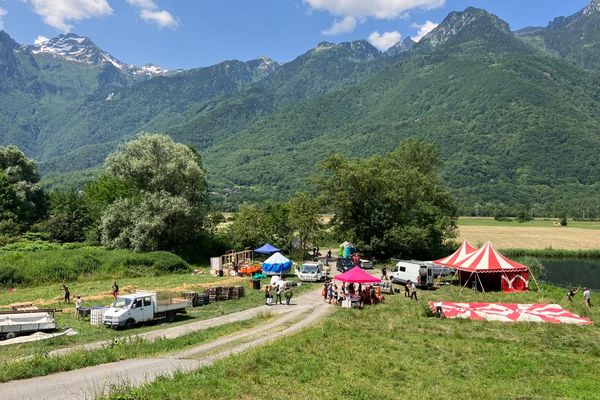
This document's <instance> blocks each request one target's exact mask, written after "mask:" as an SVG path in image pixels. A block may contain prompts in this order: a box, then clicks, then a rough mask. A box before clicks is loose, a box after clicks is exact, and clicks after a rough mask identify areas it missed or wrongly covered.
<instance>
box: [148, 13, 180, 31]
mask: <svg viewBox="0 0 600 400" xmlns="http://www.w3.org/2000/svg"><path fill="white" fill-rule="evenodd" d="M140 17H141V18H142V19H143V20H144V21H146V22H154V23H155V24H156V25H157V26H158V27H159V28H171V29H176V28H177V27H178V26H179V22H177V20H176V19H175V18H173V15H171V13H170V12H168V11H165V10H161V11H151V10H142V11H140Z"/></svg>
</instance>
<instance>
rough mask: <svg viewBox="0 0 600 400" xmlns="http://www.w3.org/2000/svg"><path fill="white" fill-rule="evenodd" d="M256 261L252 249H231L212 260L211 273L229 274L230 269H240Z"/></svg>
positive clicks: (215, 274) (214, 274) (217, 274)
mask: <svg viewBox="0 0 600 400" xmlns="http://www.w3.org/2000/svg"><path fill="white" fill-rule="evenodd" d="M253 262H254V252H253V251H252V250H243V251H234V250H230V251H228V252H227V253H225V254H224V255H222V256H220V257H213V258H211V260H210V273H211V275H213V276H223V275H229V273H230V271H232V270H234V271H236V272H237V271H238V270H239V268H240V267H243V266H245V265H250V264H252V263H253Z"/></svg>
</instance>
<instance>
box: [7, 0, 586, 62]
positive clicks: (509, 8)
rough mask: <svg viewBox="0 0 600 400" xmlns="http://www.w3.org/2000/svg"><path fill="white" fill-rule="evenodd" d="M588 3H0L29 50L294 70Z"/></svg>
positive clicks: (541, 20)
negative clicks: (476, 23)
mask: <svg viewBox="0 0 600 400" xmlns="http://www.w3.org/2000/svg"><path fill="white" fill-rule="evenodd" d="M589 1H590V0H0V29H4V30H5V31H6V32H7V33H8V34H9V35H11V36H12V37H13V39H15V40H16V41H17V42H19V43H23V44H32V43H34V42H35V41H36V40H45V38H51V37H54V36H57V35H59V34H61V33H66V32H74V33H77V34H80V35H83V36H88V37H90V38H91V39H92V40H93V41H94V42H95V43H96V44H97V45H98V46H99V47H101V48H103V49H104V50H106V51H108V52H109V53H111V54H112V55H113V56H115V57H116V58H118V59H120V60H121V61H124V62H127V63H131V64H135V65H143V64H146V63H152V64H155V65H159V66H161V67H165V68H170V69H176V68H184V69H189V68H194V67H202V66H207V65H212V64H216V63H219V62H221V61H224V60H231V59H238V60H244V61H245V60H251V59H254V58H256V57H258V56H267V57H270V58H272V59H274V60H276V61H279V62H286V61H290V60H292V59H294V58H295V57H297V56H298V55H300V54H302V53H304V52H306V51H308V50H309V49H311V48H313V47H315V46H316V45H317V44H318V43H319V42H322V41H329V42H334V43H339V42H344V41H351V40H358V39H366V40H369V41H370V42H371V43H372V44H373V45H374V46H375V47H378V48H379V49H380V50H385V49H386V48H388V47H389V46H391V45H392V44H393V43H395V42H396V41H398V40H402V39H404V38H406V37H407V36H411V37H416V38H417V39H418V38H419V37H421V36H422V35H424V34H426V33H427V32H428V31H430V30H431V29H433V28H434V27H435V26H436V25H437V24H438V23H439V22H441V21H442V20H443V19H444V17H445V16H446V15H447V14H448V13H449V12H451V11H461V10H464V9H465V8H467V7H469V6H473V7H479V8H484V9H486V10H488V11H490V12H492V13H494V14H496V15H497V16H499V17H500V18H502V19H504V20H505V21H507V22H508V23H509V24H510V26H511V28H512V29H513V30H516V29H520V28H523V27H526V26H545V25H547V23H548V22H549V21H550V20H552V19H553V18H554V17H557V16H566V15H571V14H574V13H576V12H577V11H579V10H580V9H582V8H583V7H585V6H586V5H587V4H588V3H589Z"/></svg>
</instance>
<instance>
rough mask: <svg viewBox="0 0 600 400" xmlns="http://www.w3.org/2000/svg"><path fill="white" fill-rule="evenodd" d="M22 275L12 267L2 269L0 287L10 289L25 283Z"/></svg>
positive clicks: (0, 271)
mask: <svg viewBox="0 0 600 400" xmlns="http://www.w3.org/2000/svg"><path fill="white" fill-rule="evenodd" d="M25 281H26V280H25V277H24V276H23V274H22V273H21V272H20V271H19V270H17V269H16V268H14V267H8V268H3V269H1V270H0V286H2V287H11V286H14V285H20V284H23V283H25Z"/></svg>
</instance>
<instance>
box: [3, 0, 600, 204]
mask: <svg viewBox="0 0 600 400" xmlns="http://www.w3.org/2000/svg"><path fill="white" fill-rule="evenodd" d="M599 27H600V2H599V1H598V0H594V1H593V2H592V3H590V5H589V6H588V7H586V8H585V9H584V10H582V11H580V12H579V13H577V14H575V15H573V16H570V17H561V18H557V19H555V20H554V21H552V22H551V23H550V24H549V25H548V26H547V27H545V28H540V27H534V28H527V29H523V30H520V31H518V32H511V30H510V27H509V26H508V24H507V23H506V22H504V21H502V20H500V19H499V18H497V17H496V16H494V15H492V14H489V13H487V12H486V11H484V10H481V9H476V8H468V9H466V10H464V11H463V12H453V13H451V14H449V15H448V17H447V18H446V19H445V20H444V21H443V22H442V23H441V24H440V25H439V26H438V27H437V28H436V29H434V30H433V31H432V32H430V33H429V34H428V35H427V36H426V37H424V38H423V39H422V40H421V41H420V42H419V43H415V42H413V41H412V40H410V39H407V40H405V41H404V42H402V43H399V44H397V45H396V46H394V47H393V48H392V49H390V50H389V51H388V52H386V53H381V52H379V51H378V50H377V49H375V48H374V47H373V46H371V45H370V44H369V43H368V42H366V41H355V42H351V43H340V44H332V43H327V42H323V43H320V44H319V45H317V47H315V48H314V49H312V50H309V51H308V52H306V53H305V54H302V55H300V56H299V57H297V58H296V59H295V60H293V61H291V62H288V63H285V64H281V65H280V64H278V63H276V62H274V61H272V60H270V59H268V58H265V57H262V58H259V59H257V60H252V61H249V62H240V61H226V62H223V63H221V64H218V65H215V66H211V67H206V68H198V69H194V70H189V71H166V70H163V69H160V68H158V67H154V68H152V67H146V69H143V68H144V67H135V66H128V65H127V64H123V63H121V62H119V61H118V60H117V59H116V58H114V57H112V56H110V55H107V53H105V52H102V51H98V52H94V51H87V48H86V49H85V50H86V51H83V52H82V51H79V48H78V49H77V51H76V53H77V54H82V53H84V54H86V55H87V56H86V58H85V59H84V60H83V61H82V60H73V59H69V57H71V56H70V54H72V53H73V52H71V53H69V51H68V50H69V49H70V47H69V46H71V45H77V46H86V45H87V46H92V45H93V43H92V42H91V41H90V40H89V39H86V38H83V39H81V37H78V36H76V35H74V36H71V37H68V38H67V37H63V38H62V39H61V40H60V41H58V42H60V43H61V46H62V47H60V48H58V49H55V48H54V47H53V44H52V43H48V44H46V48H45V49H43V51H42V50H41V49H40V48H39V47H38V48H36V47H32V46H29V47H28V46H22V45H19V44H17V43H15V42H14V41H13V40H12V39H11V38H10V37H9V36H8V34H6V33H4V32H2V34H0V78H1V81H0V105H1V106H2V108H1V109H2V110H3V111H2V112H1V113H0V144H3V145H7V144H15V145H17V146H19V147H21V148H22V149H23V150H24V151H25V152H26V153H27V154H28V155H29V156H31V157H33V158H35V159H37V160H38V161H39V162H40V163H41V165H42V170H43V172H44V174H45V176H46V177H47V181H48V182H53V183H54V184H62V185H68V184H73V185H77V184H79V183H80V182H81V180H82V179H83V178H84V177H86V176H88V174H89V173H90V171H94V169H95V168H98V166H99V165H100V164H101V163H102V161H103V159H104V157H105V156H106V155H107V154H108V153H109V152H110V151H112V150H113V149H114V148H115V146H116V145H117V144H118V143H119V142H122V141H123V140H126V139H129V138H131V137H133V136H134V135H135V134H136V133H137V132H139V131H156V132H166V133H168V134H170V135H172V136H174V137H175V138H176V140H180V141H183V142H186V143H189V144H192V145H194V146H196V147H197V148H198V150H199V151H200V153H201V154H202V156H203V160H204V164H205V166H206V168H207V169H208V172H209V177H210V181H211V184H212V187H213V190H214V191H215V192H216V193H217V194H219V195H223V194H225V193H226V194H229V195H230V194H231V193H237V195H235V196H231V195H230V196H228V205H231V202H232V200H231V198H232V197H233V198H234V199H235V200H233V202H234V203H235V202H238V201H242V200H244V199H258V198H285V197H287V196H289V195H290V194H291V193H292V192H293V191H296V190H298V189H300V188H303V187H307V179H306V178H307V177H308V176H310V175H311V174H312V173H313V171H314V169H315V167H316V166H317V165H318V164H319V163H320V162H321V161H322V160H323V159H325V158H326V157H327V156H328V155H331V154H334V153H343V154H347V155H352V156H356V157H362V156H367V155H372V154H381V153H384V152H387V151H390V150H392V149H393V148H395V147H396V146H397V145H398V144H399V143H400V142H401V141H402V140H404V139H407V138H411V137H416V138H420V139H423V140H427V141H431V142H434V143H437V144H438V146H439V150H440V153H441V154H442V158H443V159H444V169H443V176H444V178H445V180H446V182H447V184H448V185H449V186H450V187H451V189H452V190H453V192H454V193H455V194H456V195H457V198H458V200H459V202H460V203H461V205H462V208H463V211H465V212H468V211H469V210H470V209H475V208H478V209H479V208H482V207H488V208H496V209H498V208H503V207H511V208H513V209H519V208H526V209H535V210H539V212H542V211H544V210H545V211H549V210H552V209H560V210H564V209H565V208H568V207H571V208H577V207H591V206H594V207H596V206H597V205H596V203H595V199H596V198H597V196H598V195H599V194H600V184H599V183H598V177H599V176H600V165H599V161H598V156H597V154H598V152H599V150H600V114H599V113H598V112H597V110H598V109H600V108H599V106H600V96H599V95H598V93H600V90H599V89H600V74H599V72H598V69H597V68H598V65H599V64H598V63H597V62H595V61H594V60H596V59H597V58H596V57H597V55H598V54H600V52H599V51H600V50H599V49H600V47H599V45H598V43H600V31H599V29H600V28H599ZM576 37H579V38H582V39H581V40H575V39H574V38H576ZM59 38H60V37H59ZM53 40H54V39H53ZM86 40H87V41H86ZM73 41H74V42H75V43H73ZM65 43H66V44H65ZM90 43H91V44H90ZM92 50H93V49H92ZM65 54H66V55H65ZM71 58H72V57H71ZM107 60H108V61H107ZM140 71H151V72H140Z"/></svg>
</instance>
